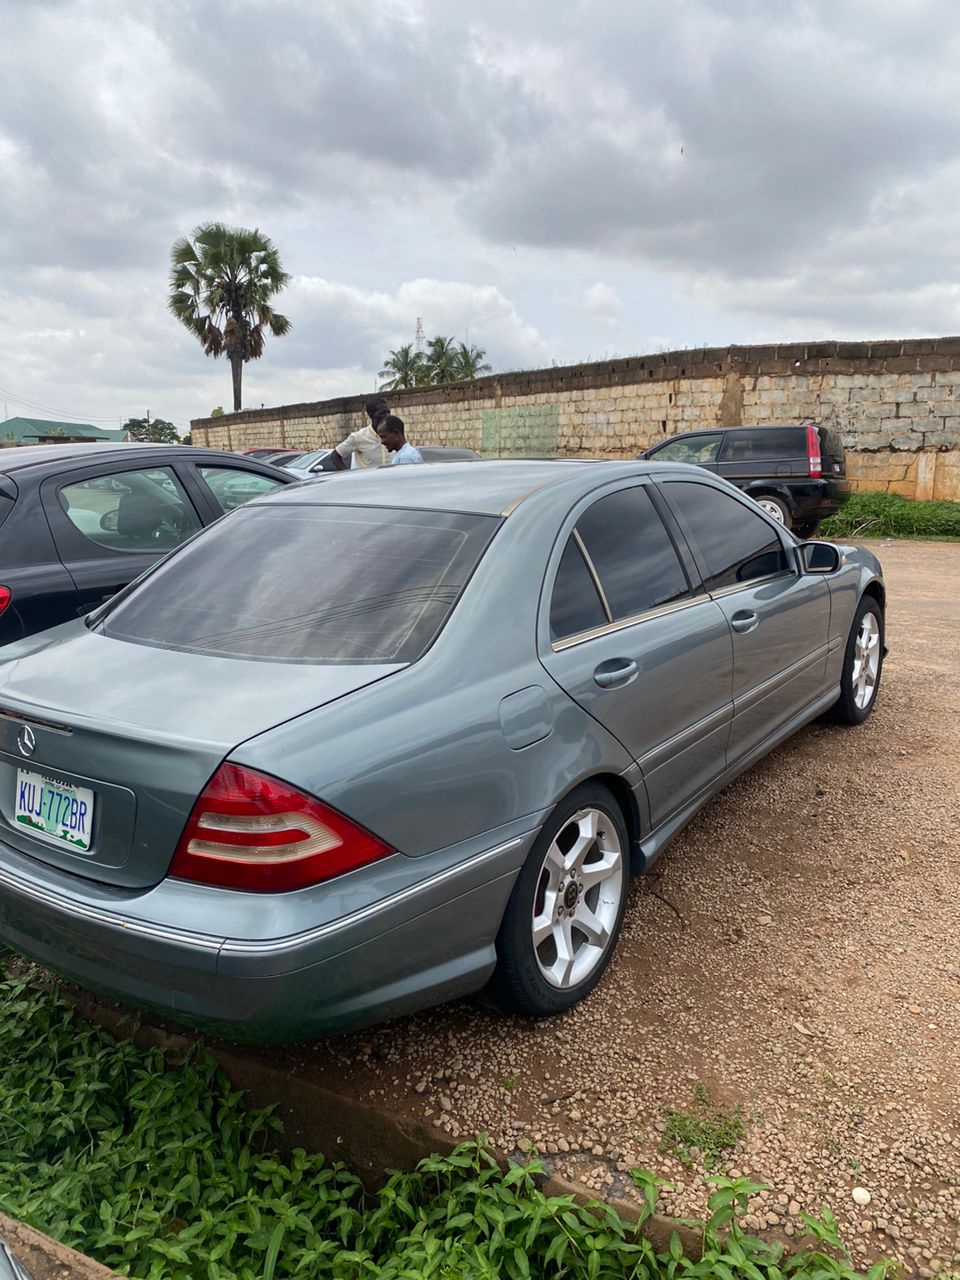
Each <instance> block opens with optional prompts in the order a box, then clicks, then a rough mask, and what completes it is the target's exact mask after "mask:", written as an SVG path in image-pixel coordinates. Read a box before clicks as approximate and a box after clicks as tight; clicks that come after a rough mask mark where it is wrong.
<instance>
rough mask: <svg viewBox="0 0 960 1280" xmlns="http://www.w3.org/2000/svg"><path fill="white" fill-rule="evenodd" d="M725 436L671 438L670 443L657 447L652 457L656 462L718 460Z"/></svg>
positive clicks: (718, 434)
mask: <svg viewBox="0 0 960 1280" xmlns="http://www.w3.org/2000/svg"><path fill="white" fill-rule="evenodd" d="M722 440H723V436H722V435H721V434H720V433H719V432H717V434H715V435H702V436H689V437H688V438H687V439H686V440H671V441H670V443H669V444H664V445H661V446H660V448H659V449H655V450H654V451H653V452H652V453H651V454H650V458H651V460H652V461H655V462H692V463H704V462H716V460H717V454H718V453H719V452H720V444H721V441H722Z"/></svg>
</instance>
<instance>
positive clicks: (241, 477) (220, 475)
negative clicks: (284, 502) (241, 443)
mask: <svg viewBox="0 0 960 1280" xmlns="http://www.w3.org/2000/svg"><path fill="white" fill-rule="evenodd" d="M198 470H199V472H200V475H201V476H202V477H203V479H204V480H205V481H206V482H207V487H208V488H209V489H210V492H211V493H212V494H213V496H214V497H215V498H216V500H217V503H218V505H219V506H220V508H221V509H222V510H223V511H233V510H234V508H235V507H242V506H243V504H244V503H245V502H249V501H250V499H251V498H260V497H262V496H263V495H264V494H265V493H273V491H274V489H279V488H281V486H282V482H281V481H280V480H273V479H271V477H270V476H261V475H258V474H257V473H256V472H255V471H241V470H240V469H239V468H238V467H199V468H198Z"/></svg>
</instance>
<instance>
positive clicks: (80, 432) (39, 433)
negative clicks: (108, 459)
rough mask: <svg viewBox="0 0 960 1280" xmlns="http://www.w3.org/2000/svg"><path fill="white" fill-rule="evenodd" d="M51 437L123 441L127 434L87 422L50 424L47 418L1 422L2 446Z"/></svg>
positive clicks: (29, 442)
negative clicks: (106, 429)
mask: <svg viewBox="0 0 960 1280" xmlns="http://www.w3.org/2000/svg"><path fill="white" fill-rule="evenodd" d="M51 436H53V437H55V438H56V439H65V440H123V439H124V437H125V436H126V432H124V431H104V430H103V429H102V428H101V427H92V426H90V424H89V423H87V422H49V421H47V420H46V419H45V418H7V420H6V422H0V444H12V443H16V444H36V443H37V441H38V440H48V439H49V438H50V437H51ZM11 437H12V438H11Z"/></svg>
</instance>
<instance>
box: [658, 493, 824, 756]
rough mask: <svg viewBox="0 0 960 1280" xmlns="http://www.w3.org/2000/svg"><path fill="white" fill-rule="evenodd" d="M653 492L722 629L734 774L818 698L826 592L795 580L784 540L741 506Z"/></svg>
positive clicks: (735, 501) (796, 569)
mask: <svg viewBox="0 0 960 1280" xmlns="http://www.w3.org/2000/svg"><path fill="white" fill-rule="evenodd" d="M660 488H661V491H662V493H663V494H664V496H665V497H666V499H667V501H668V502H669V504H670V507H671V509H672V511H673V512H674V514H675V516H676V519H677V521H678V523H679V526H680V528H681V529H682V531H683V534H684V536H685V537H686V540H687V542H688V544H689V546H690V548H691V550H692V552H693V553H694V556H695V557H696V560H697V564H698V566H699V569H700V573H701V576H702V579H703V583H704V586H705V587H706V589H707V591H708V592H709V593H710V595H711V596H712V598H713V599H714V601H715V602H716V604H717V606H718V607H719V608H720V609H722V611H723V613H724V616H725V617H726V619H727V622H728V624H729V627H730V636H731V640H732V643H733V723H732V725H731V728H730V742H729V748H728V759H729V763H731V764H735V763H736V762H737V761H738V760H740V759H741V758H742V757H743V756H745V755H747V754H748V753H749V752H750V751H751V750H752V749H753V748H754V747H756V746H758V745H759V744H760V743H761V742H763V740H764V739H766V738H767V737H769V736H770V735H771V734H772V733H774V732H775V731H776V730H777V729H778V728H779V727H780V726H781V725H783V724H785V723H786V722H787V721H788V720H789V719H790V718H791V717H792V716H794V715H796V714H797V713H798V712H800V711H802V710H803V709H804V708H806V707H807V706H808V705H809V704H810V703H811V702H813V701H814V700H815V699H816V698H817V697H818V696H819V695H820V694H821V693H822V692H823V691H824V688H825V681H826V662H827V642H828V639H829V629H830V592H829V588H828V587H827V584H826V582H824V580H823V578H822V577H816V576H813V575H810V574H804V573H802V572H801V570H800V565H799V557H798V556H797V555H796V553H795V548H794V545H793V542H792V540H791V539H789V535H786V534H783V533H781V532H780V530H779V529H778V528H777V526H776V525H775V524H774V523H773V521H772V520H770V519H768V517H766V516H765V515H764V514H763V513H762V512H760V511H758V510H757V508H756V507H755V506H754V505H753V504H752V503H751V502H750V501H749V499H745V498H741V497H740V496H739V494H736V493H733V492H730V491H728V490H725V489H722V488H720V487H719V486H718V485H712V484H710V483H709V482H708V481H706V480H704V481H698V480H696V479H694V480H687V479H683V480H681V479H679V478H678V479H675V480H674V479H669V478H668V479H665V480H664V481H662V482H661V485H660Z"/></svg>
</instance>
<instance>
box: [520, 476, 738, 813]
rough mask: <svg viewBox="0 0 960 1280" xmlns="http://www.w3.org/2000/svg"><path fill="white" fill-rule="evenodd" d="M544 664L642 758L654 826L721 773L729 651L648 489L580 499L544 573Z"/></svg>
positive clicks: (720, 618) (724, 629) (715, 608)
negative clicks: (581, 500) (580, 501)
mask: <svg viewBox="0 0 960 1280" xmlns="http://www.w3.org/2000/svg"><path fill="white" fill-rule="evenodd" d="M546 588H547V589H546V594H545V597H544V600H545V605H544V607H545V609H546V611H547V613H548V617H547V620H546V625H542V626H541V646H540V648H541V655H540V656H541V661H542V663H543V665H544V666H545V667H546V669H547V671H548V672H549V673H550V675H551V676H552V677H553V678H554V680H556V682H557V683H558V684H559V685H560V686H561V688H563V689H564V690H566V692H567V693H568V694H569V695H570V697H571V698H573V699H574V700H575V701H576V702H578V703H579V704H580V706H582V707H583V708H584V710H585V711H587V712H588V713H589V714H590V715H591V716H593V718H594V719H595V720H598V721H599V722H600V723H601V724H602V725H604V727H605V728H607V729H608V730H609V731H610V732H611V733H612V734H613V735H614V736H615V737H616V738H618V739H619V741H620V742H621V743H623V745H624V746H625V747H626V748H627V750H628V751H629V752H630V754H631V755H632V756H633V758H634V759H635V760H637V761H639V763H640V766H641V769H642V771H643V777H644V782H645V785H646V789H647V796H648V799H649V803H650V820H651V823H652V825H653V826H657V825H659V824H660V823H661V822H662V821H664V820H665V819H666V818H668V817H669V816H670V815H671V814H672V813H674V812H676V811H677V810H679V809H681V808H683V807H684V805H685V804H686V803H687V801H689V800H690V799H691V798H692V797H693V796H695V795H696V794H697V793H698V792H699V791H701V790H702V789H703V788H704V787H705V786H706V785H707V784H708V783H709V782H710V781H711V779H712V778H713V777H715V776H716V775H717V774H719V773H721V772H722V770H723V767H724V757H725V748H726V741H727V736H728V733H729V724H730V717H731V713H732V706H731V698H730V685H731V662H732V646H731V641H730V632H729V628H728V626H727V623H726V619H725V617H724V614H723V611H722V609H721V608H720V606H719V605H718V604H716V603H714V601H712V600H711V599H709V597H708V596H706V595H705V594H704V593H703V592H702V590H701V589H700V586H699V583H698V582H696V581H695V580H691V574H690V573H689V572H688V571H687V569H686V567H685V564H684V560H683V557H682V555H681V553H680V551H679V549H678V547H677V544H676V541H675V540H674V538H672V537H671V535H670V533H669V532H668V529H667V527H666V525H665V524H664V522H663V520H662V519H661V517H660V515H659V513H658V510H657V507H656V505H655V502H654V501H653V499H652V498H651V490H650V487H649V486H648V485H646V484H635V483H634V484H631V485H630V486H628V487H622V488H617V489H614V490H613V491H608V492H607V493H606V494H604V495H603V496H601V497H599V498H592V499H589V500H587V501H585V502H584V503H581V504H580V505H579V506H578V507H577V508H575V510H574V511H573V512H572V513H571V515H570V517H569V518H568V521H567V525H566V528H565V529H564V531H563V535H562V537H561V539H560V540H559V542H558V545H557V548H556V550H555V552H554V557H553V560H552V563H551V566H550V568H549V569H548V574H547V583H546Z"/></svg>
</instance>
